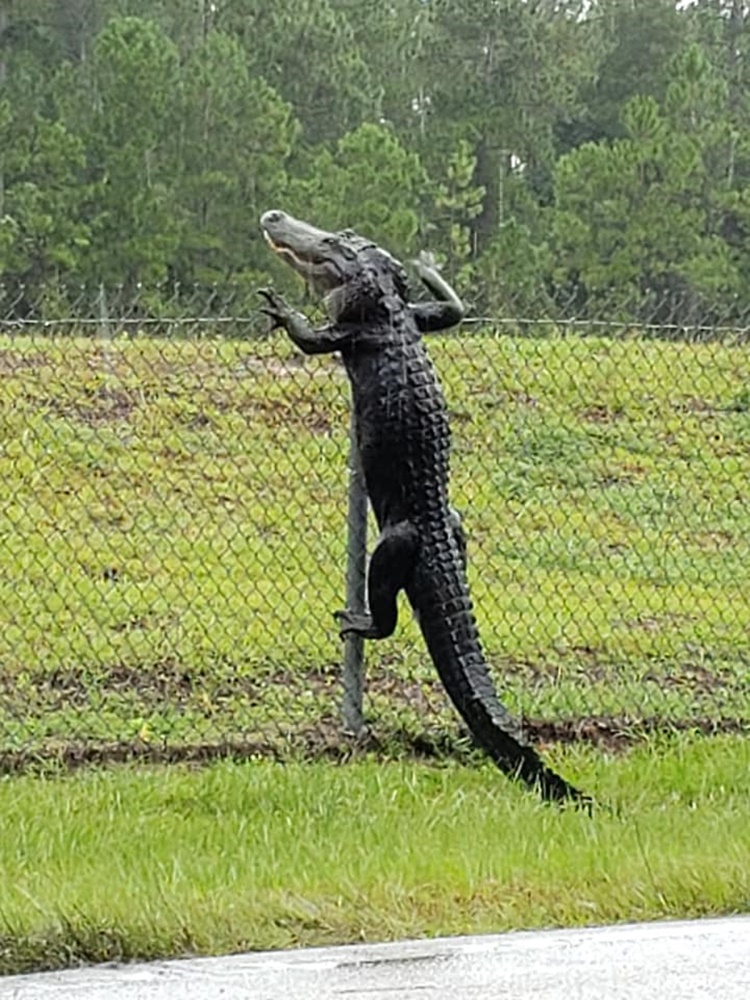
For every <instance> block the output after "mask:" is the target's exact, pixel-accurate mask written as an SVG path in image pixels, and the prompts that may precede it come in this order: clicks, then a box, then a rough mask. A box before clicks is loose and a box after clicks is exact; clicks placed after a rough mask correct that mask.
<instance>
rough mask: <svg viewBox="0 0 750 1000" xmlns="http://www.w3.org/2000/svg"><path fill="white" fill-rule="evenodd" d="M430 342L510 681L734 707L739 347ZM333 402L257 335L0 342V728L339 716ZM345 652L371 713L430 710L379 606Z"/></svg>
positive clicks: (542, 691) (421, 661)
mask: <svg viewBox="0 0 750 1000" xmlns="http://www.w3.org/2000/svg"><path fill="white" fill-rule="evenodd" d="M431 351H432V355H433V358H434V360H435V364H436V367H437V368H438V370H439V372H440V374H441V377H442V378H443V381H444V383H445V390H446V395H447V398H448V401H449V406H450V410H451V415H452V422H453V429H454V456H453V470H454V471H453V500H454V503H455V505H456V506H457V507H458V508H459V509H460V510H461V511H462V512H463V515H464V520H465V525H466V529H467V532H468V535H469V546H470V563H471V578H472V586H473V591H474V595H475V599H476V605H477V614H478V618H479V623H480V628H481V632H482V636H483V641H484V644H485V646H486V649H487V653H488V655H489V657H490V660H491V662H492V664H493V668H494V670H495V675H496V679H497V682H498V685H499V687H500V690H501V692H502V693H503V695H504V696H505V698H506V700H507V701H508V702H509V704H510V706H511V707H512V708H513V709H514V710H516V711H519V712H523V713H525V714H526V715H527V716H530V717H535V718H540V719H560V718H565V719H576V718H580V717H583V716H589V717H590V716H597V715H607V716H615V717H617V718H618V719H625V720H627V719H641V718H653V717H658V718H664V717H671V718H680V719H689V720H705V719H722V718H723V719H730V720H732V719H737V718H747V707H748V706H747V699H748V680H749V678H750V602H749V601H748V600H747V594H748V592H749V591H750V547H749V546H750V543H749V542H748V539H749V538H750V503H748V486H747V484H748V482H750V396H749V395H748V386H749V385H750V355H748V351H747V346H746V345H744V346H743V345H739V346H737V345H732V344H719V343H708V344H686V343H669V342H664V341H658V340H648V339H623V340H612V339H605V338H596V337H582V336H551V337H547V338H544V339H533V338H524V337H518V336H515V337H514V336H508V335H504V336H493V335H491V334H489V333H485V334H470V333H460V334H457V335H453V336H447V337H443V338H437V337H436V338H433V339H432V340H431ZM347 400H348V388H347V385H346V380H345V377H344V374H343V371H342V369H341V367H340V365H339V364H338V363H337V361H336V360H335V359H333V358H318V359H305V358H302V357H301V356H300V355H299V354H298V353H295V352H294V350H293V349H292V348H291V346H290V345H288V344H287V342H286V341H285V340H284V339H282V338H274V339H273V340H271V341H240V340H234V341H227V340H223V339H221V338H220V337H210V336H208V337H204V338H200V339H199V338H194V339H187V340H185V339H182V340H179V339H171V340H168V339H157V338H147V337H144V336H137V337H133V338H128V337H125V336H121V337H112V338H101V337H91V338H88V339H85V338H80V337H65V336H54V335H49V336H38V337H35V338H27V337H22V336H14V337H9V336H5V337H4V338H2V340H0V495H1V496H2V504H0V537H2V545H3V570H4V571H3V573H2V575H1V576H0V606H2V608H3V614H4V627H3V629H2V630H0V742H2V744H3V745H4V747H5V748H8V749H20V750H25V749H28V750H30V751H31V752H35V751H39V750H45V751H46V750H48V749H50V748H53V749H54V748H55V747H57V746H61V745H66V744H69V743H70V742H71V741H73V742H76V741H77V742H83V743H88V744H90V743H92V742H93V743H112V742H115V743H117V742H129V741H134V740H137V741H140V742H141V743H145V744H149V743H158V744H160V745H163V744H169V745H176V744H183V743H185V742H192V743H195V742H209V743H211V742H216V741H227V740H235V741H236V740H251V741H252V740H256V741H260V742H261V743H266V742H268V741H269V740H270V741H274V740H281V741H282V742H284V743H285V744H286V743H288V742H289V741H290V740H292V741H293V740H294V739H296V738H297V737H298V736H299V734H300V733H301V732H308V733H315V732H318V731H320V730H323V729H326V727H328V729H330V731H331V732H334V731H335V730H336V729H337V726H338V722H337V712H338V708H337V705H338V700H339V697H340V692H339V690H338V664H339V661H340V655H341V651H340V644H339V640H338V638H337V635H336V632H335V628H334V623H333V619H332V617H331V611H332V610H334V609H336V608H338V607H340V606H341V604H342V600H343V594H344V581H343V576H344V563H345V507H346V477H347V473H346V453H347V405H348V403H347ZM368 655H369V684H368V706H367V708H368V713H369V716H370V718H371V720H372V722H373V725H374V727H375V729H376V730H377V729H378V728H379V729H380V731H381V732H382V733H384V734H387V733H388V732H389V731H393V730H394V729H398V730H399V731H404V730H405V731H412V732H419V731H422V730H424V729H430V728H433V729H435V730H437V731H440V732H442V731H445V730H446V727H448V728H449V729H450V728H452V727H453V726H454V722H453V716H452V714H451V712H450V711H449V709H448V708H447V706H446V703H445V699H444V697H443V695H442V692H441V690H440V687H439V684H438V682H437V680H436V678H435V675H434V671H433V669H432V666H431V664H430V663H429V661H428V660H427V658H426V657H425V655H424V653H423V651H422V646H421V644H420V642H419V639H418V636H417V632H416V629H415V627H414V625H413V623H411V622H410V621H409V616H408V615H407V614H404V615H403V616H402V623H401V625H400V626H399V629H398V631H397V634H396V636H395V637H394V638H393V639H390V640H388V641H386V642H383V643H381V644H378V645H377V646H372V645H371V646H370V647H369V654H368Z"/></svg>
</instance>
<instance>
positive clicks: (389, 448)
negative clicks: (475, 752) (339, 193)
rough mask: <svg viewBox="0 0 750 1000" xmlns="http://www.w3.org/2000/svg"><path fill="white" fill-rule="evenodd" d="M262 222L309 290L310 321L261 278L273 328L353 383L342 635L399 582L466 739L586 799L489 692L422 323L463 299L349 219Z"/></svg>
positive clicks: (277, 217)
mask: <svg viewBox="0 0 750 1000" xmlns="http://www.w3.org/2000/svg"><path fill="white" fill-rule="evenodd" d="M260 226H261V230H262V232H263V235H264V236H265V238H266V240H267V242H268V244H269V246H270V247H271V249H272V250H273V251H274V252H275V253H276V254H278V255H279V257H280V258H281V259H282V260H284V261H285V262H286V263H287V264H289V265H290V266H291V267H292V268H293V269H294V270H295V271H296V272H298V273H299V274H300V275H301V276H302V277H304V278H305V279H306V280H307V282H308V283H309V284H310V285H311V286H312V288H313V290H314V292H315V293H316V294H318V295H320V296H321V297H322V299H323V303H324V306H325V309H326V312H327V315H328V318H329V322H328V323H326V324H325V325H323V326H321V327H319V328H317V329H315V328H313V327H312V326H311V324H310V323H309V322H308V320H307V318H306V317H305V316H304V315H303V314H302V313H300V312H297V311H296V310H294V309H292V308H291V307H290V306H289V305H288V304H287V303H286V301H285V300H284V298H283V297H282V296H281V295H280V294H279V293H278V292H277V291H275V290H274V289H273V288H270V287H268V288H262V289H259V295H261V296H262V300H263V304H262V307H261V311H262V312H264V313H265V314H266V315H268V316H269V317H270V318H271V321H272V326H271V328H272V329H274V328H277V327H280V328H283V329H285V330H286V332H287V334H288V335H289V337H290V338H291V340H292V341H293V342H294V343H295V344H296V345H297V347H298V348H300V350H302V351H303V352H304V353H306V354H321V353H326V352H334V351H337V352H340V355H341V359H342V360H343V363H344V366H345V369H346V372H347V375H348V377H349V380H350V382H351V387H352V401H353V408H354V419H355V424H354V426H355V435H356V442H357V446H358V450H359V458H360V462H361V467H362V471H363V474H364V480H365V488H366V491H367V495H368V499H369V501H370V504H371V506H372V509H373V511H374V514H375V518H376V520H377V523H378V527H379V529H380V538H379V540H378V542H377V545H376V547H375V549H374V551H373V553H372V556H371V558H370V562H369V567H368V574H367V595H368V607H369V612H368V613H367V614H360V613H354V612H353V611H351V610H345V611H339V612H336V613H335V617H336V619H337V620H338V622H339V627H340V632H341V635H342V636H346V635H350V634H351V635H357V636H362V637H363V638H365V639H382V638H385V637H386V636H390V635H391V634H392V633H393V631H394V629H395V627H396V621H397V595H398V593H399V591H401V590H404V591H405V593H406V596H407V599H408V601H409V603H410V605H411V607H412V610H413V612H414V614H415V618H416V620H417V622H418V624H419V628H420V630H421V632H422V635H423V636H424V639H425V642H426V645H427V648H428V650H429V653H430V655H431V657H432V660H433V663H434V665H435V668H436V670H437V672H438V675H439V676H440V679H441V681H442V683H443V685H444V687H445V689H446V691H447V693H448V695H449V697H450V699H451V700H452V702H453V704H454V705H455V707H456V709H457V710H458V712H459V714H460V715H461V716H462V718H463V720H464V722H465V723H466V725H467V727H468V729H469V731H470V732H471V734H472V736H473V738H474V741H475V742H476V744H478V745H479V746H480V747H481V748H482V749H483V750H484V751H485V752H486V754H487V755H488V756H489V757H490V758H491V759H492V760H493V761H494V762H495V763H496V764H497V765H498V766H499V768H500V769H501V770H502V771H503V772H505V773H506V774H507V775H509V776H510V777H512V778H515V779H518V780H520V781H521V782H523V783H525V784H526V785H527V786H530V787H532V788H536V789H537V790H538V792H539V793H540V794H541V796H542V798H543V799H545V800H548V801H557V802H563V801H572V802H574V803H576V804H578V805H583V806H585V807H588V806H589V805H590V803H591V800H590V799H589V797H588V796H586V795H585V794H584V793H582V792H581V791H579V790H578V789H577V788H575V787H573V785H571V784H569V783H568V782H567V781H566V780H565V779H564V778H562V777H561V776H560V775H558V774H557V773H555V772H554V771H553V770H551V769H550V768H549V767H548V766H547V765H546V764H545V763H544V762H543V761H542V759H541V758H540V756H539V754H538V753H537V751H536V749H535V748H534V747H533V746H532V745H531V744H530V743H529V742H528V740H527V739H526V738H525V736H524V734H523V732H522V728H521V725H520V723H519V721H517V720H516V718H515V717H514V716H513V715H512V714H511V713H510V712H509V711H508V709H507V708H506V707H505V706H504V705H503V704H502V703H501V701H500V700H499V698H498V696H497V694H496V691H495V688H494V685H493V682H492V680H491V677H490V674H489V670H488V667H487V662H486V659H485V656H484V653H483V651H482V647H481V644H480V639H479V634H478V630H477V626H476V620H475V618H474V614H473V610H472V603H471V598H470V595H469V588H468V583H467V576H466V541H465V537H464V532H463V528H462V526H461V521H460V518H459V517H458V515H457V513H456V512H455V511H454V509H453V508H452V507H451V506H450V504H449V498H448V477H449V452H450V430H449V425H448V414H447V408H446V404H445V399H444V397H443V392H442V389H441V387H440V383H439V382H438V379H437V376H436V373H435V370H434V368H433V366H432V363H431V361H430V360H429V358H428V355H427V352H426V350H425V346H424V342H423V340H422V337H421V334H423V333H428V332H432V331H437V330H442V329H446V328H448V327H451V326H454V325H456V324H457V323H459V322H460V321H461V319H462V318H463V315H464V309H463V305H462V303H461V300H460V299H459V297H458V296H457V295H456V293H455V292H454V290H453V289H452V288H451V287H450V285H449V284H448V282H446V281H445V279H444V278H443V277H442V275H441V274H440V273H439V272H438V271H437V270H436V268H435V267H433V266H432V263H431V260H430V259H429V258H428V257H427V256H426V255H423V256H422V257H421V258H420V259H419V260H418V261H415V262H414V263H415V266H416V270H417V274H418V276H419V278H420V279H421V281H422V282H423V284H424V285H425V286H426V288H427V289H428V291H429V292H430V293H431V295H432V296H433V298H430V299H429V300H425V301H417V302H410V301H409V298H408V293H407V273H406V270H405V268H404V266H403V264H401V263H400V262H399V261H398V260H396V259H395V258H394V257H392V256H391V255H390V254H389V253H388V252H387V251H386V250H384V249H382V248H381V247H379V246H377V244H375V243H373V242H372V241H371V240H368V239H366V238H365V237H363V236H360V235H358V234H357V233H355V232H353V231H352V230H344V231H342V232H339V233H334V232H326V231H325V230H322V229H318V228H316V227H315V226H312V225H310V224H308V223H306V222H303V221H301V220H299V219H295V218H293V217H291V216H290V215H287V214H286V213H284V212H281V211H276V210H274V211H269V212H265V213H264V214H263V215H262V216H261V219H260Z"/></svg>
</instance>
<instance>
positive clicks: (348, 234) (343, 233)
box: [341, 229, 354, 238]
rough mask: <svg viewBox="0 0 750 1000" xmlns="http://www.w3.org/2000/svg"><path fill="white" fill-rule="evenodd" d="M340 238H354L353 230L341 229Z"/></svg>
mask: <svg viewBox="0 0 750 1000" xmlns="http://www.w3.org/2000/svg"><path fill="white" fill-rule="evenodd" d="M341 236H346V237H347V238H350V237H352V236H354V230H353V229H342V230H341Z"/></svg>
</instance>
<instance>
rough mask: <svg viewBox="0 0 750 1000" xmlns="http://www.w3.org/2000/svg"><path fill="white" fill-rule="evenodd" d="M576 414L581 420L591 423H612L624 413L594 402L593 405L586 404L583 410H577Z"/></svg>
mask: <svg viewBox="0 0 750 1000" xmlns="http://www.w3.org/2000/svg"><path fill="white" fill-rule="evenodd" d="M578 416H579V417H580V418H581V420H585V421H587V422H588V423H591V424H612V423H614V422H615V421H616V420H620V419H621V418H622V417H623V416H624V413H623V411H622V410H620V409H616V410H613V409H610V407H608V406H605V405H604V404H603V403H595V404H594V405H593V406H587V407H586V408H585V409H584V410H579V412H578Z"/></svg>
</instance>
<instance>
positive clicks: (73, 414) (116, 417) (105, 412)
mask: <svg viewBox="0 0 750 1000" xmlns="http://www.w3.org/2000/svg"><path fill="white" fill-rule="evenodd" d="M141 402H142V398H141V395H140V393H138V392H136V391H128V390H125V389H118V388H109V387H108V386H98V387H97V388H95V389H85V390H84V391H83V392H82V394H81V397H80V398H79V399H75V400H73V399H56V398H54V397H53V398H51V399H47V400H44V402H43V405H44V406H46V408H47V409H49V410H50V411H51V412H52V413H54V414H55V415H56V416H58V417H64V418H65V419H73V420H77V421H79V422H80V423H82V424H86V425H87V426H89V427H101V426H102V425H104V424H109V423H115V422H121V421H125V420H129V419H130V417H131V416H132V414H133V412H134V410H135V409H136V407H137V406H139V404H140V403H141Z"/></svg>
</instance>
